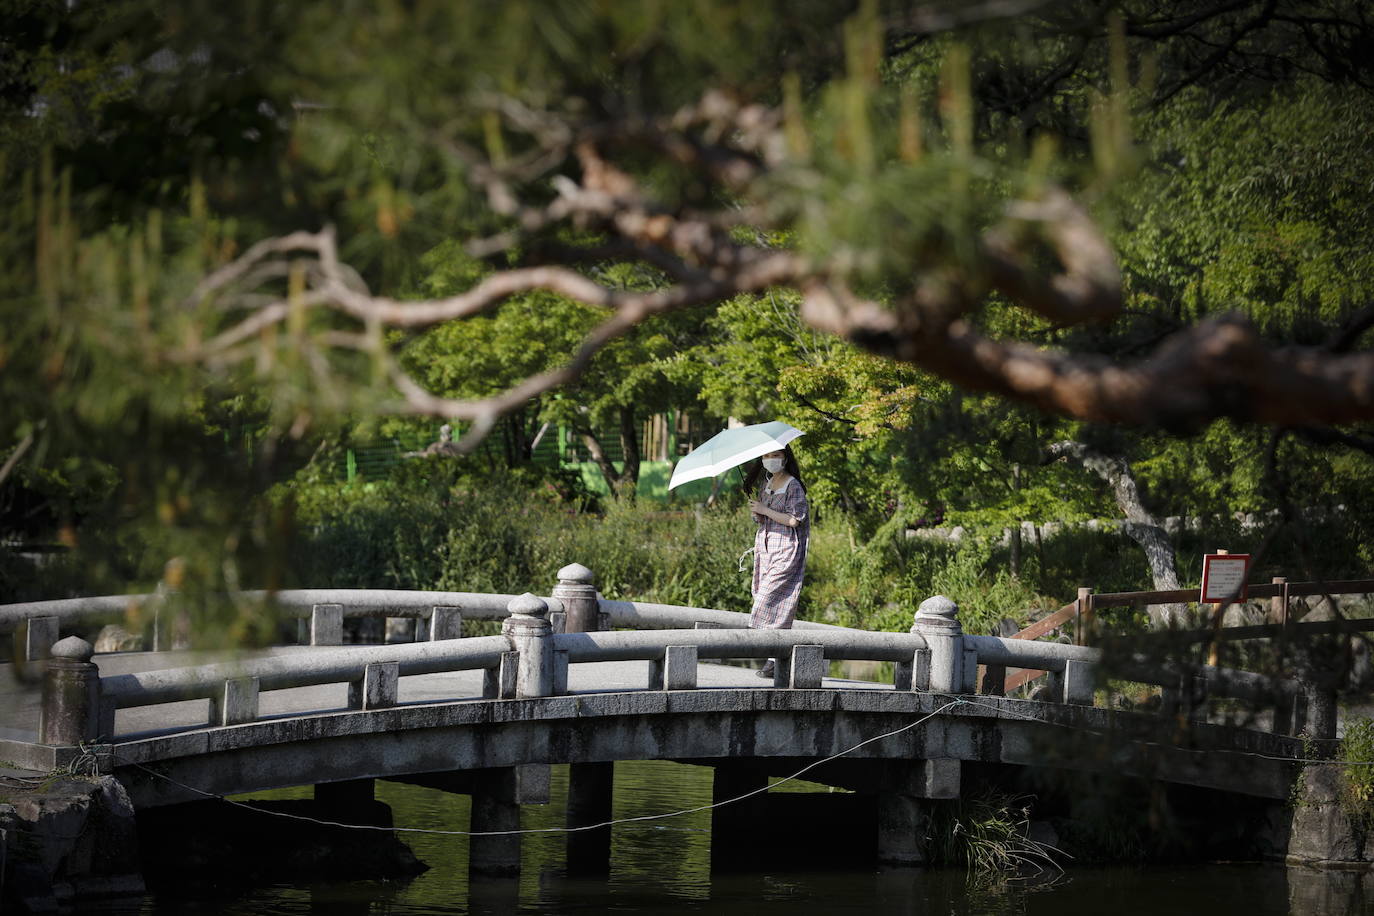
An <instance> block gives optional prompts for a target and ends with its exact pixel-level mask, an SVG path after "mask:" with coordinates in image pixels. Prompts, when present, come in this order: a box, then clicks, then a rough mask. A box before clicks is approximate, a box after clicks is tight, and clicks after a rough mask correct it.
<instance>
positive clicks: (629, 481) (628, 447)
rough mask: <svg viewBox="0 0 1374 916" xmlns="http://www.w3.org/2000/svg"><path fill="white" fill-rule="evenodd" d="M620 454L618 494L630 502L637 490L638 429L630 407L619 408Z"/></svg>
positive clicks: (633, 410)
mask: <svg viewBox="0 0 1374 916" xmlns="http://www.w3.org/2000/svg"><path fill="white" fill-rule="evenodd" d="M620 453H621V454H622V455H624V456H625V461H624V463H623V464H622V465H621V470H620V492H621V494H622V495H623V496H624V497H625V498H626V499H628V500H630V501H631V502H633V501H634V498H635V495H636V492H637V491H638V489H639V465H640V455H639V429H638V424H637V423H636V422H635V409H634V407H632V406H626V407H622V408H620Z"/></svg>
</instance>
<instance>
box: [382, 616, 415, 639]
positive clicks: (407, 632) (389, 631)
mask: <svg viewBox="0 0 1374 916" xmlns="http://www.w3.org/2000/svg"><path fill="white" fill-rule="evenodd" d="M415 623H416V621H415V618H413V617H388V618H387V619H386V641H387V642H388V643H398V642H414V641H415Z"/></svg>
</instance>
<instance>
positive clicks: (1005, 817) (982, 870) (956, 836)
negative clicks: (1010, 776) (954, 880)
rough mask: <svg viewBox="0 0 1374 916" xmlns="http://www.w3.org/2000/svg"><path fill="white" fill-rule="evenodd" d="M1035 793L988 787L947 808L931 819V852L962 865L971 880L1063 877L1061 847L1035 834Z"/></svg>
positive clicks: (935, 857) (939, 859) (938, 858)
mask: <svg viewBox="0 0 1374 916" xmlns="http://www.w3.org/2000/svg"><path fill="white" fill-rule="evenodd" d="M1030 812H1031V799H1029V798H1027V797H1025V796H1018V795H1011V794H1008V793H1005V792H1001V791H998V790H996V789H983V790H981V791H979V792H977V793H975V794H973V795H970V796H969V797H967V798H964V799H960V800H959V802H958V803H957V804H955V805H952V806H949V807H947V808H944V809H943V810H942V811H941V812H940V813H938V814H937V815H936V816H935V818H934V820H933V823H932V824H931V834H932V837H933V838H934V844H933V848H932V849H931V858H932V859H933V860H934V861H936V862H938V863H940V864H944V865H961V866H963V867H964V868H965V869H966V870H967V872H968V875H969V879H970V881H971V882H973V883H975V884H980V885H995V884H1004V883H1006V882H1009V881H1016V880H1035V879H1044V878H1051V879H1053V878H1057V877H1058V876H1059V875H1061V874H1062V873H1063V869H1062V868H1061V867H1060V866H1059V863H1058V862H1057V861H1055V856H1061V855H1067V854H1066V853H1064V852H1062V851H1061V850H1059V849H1057V848H1055V847H1053V846H1050V845H1049V844H1048V843H1042V842H1039V841H1037V840H1034V839H1032V838H1031V836H1030Z"/></svg>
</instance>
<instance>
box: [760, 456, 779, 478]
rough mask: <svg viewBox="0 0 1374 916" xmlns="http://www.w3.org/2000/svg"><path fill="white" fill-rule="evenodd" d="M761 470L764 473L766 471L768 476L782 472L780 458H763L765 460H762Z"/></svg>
mask: <svg viewBox="0 0 1374 916" xmlns="http://www.w3.org/2000/svg"><path fill="white" fill-rule="evenodd" d="M763 469H764V470H765V471H767V472H768V473H770V474H776V473H777V472H778V471H781V470H782V459H781V458H765V459H763Z"/></svg>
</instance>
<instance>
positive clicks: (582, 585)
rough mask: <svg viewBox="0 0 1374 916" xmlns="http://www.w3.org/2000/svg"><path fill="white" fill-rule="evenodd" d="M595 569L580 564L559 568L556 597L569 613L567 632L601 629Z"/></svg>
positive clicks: (565, 623) (566, 624) (592, 631)
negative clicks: (594, 583) (593, 572)
mask: <svg viewBox="0 0 1374 916" xmlns="http://www.w3.org/2000/svg"><path fill="white" fill-rule="evenodd" d="M595 578H596V577H595V576H594V575H593V574H592V571H591V570H590V569H588V568H587V567H585V566H583V565H582V564H581V563H569V564H568V565H567V566H564V567H563V568H562V569H560V570H559V571H558V584H557V585H556V586H554V589H553V597H555V598H557V599H558V600H559V601H561V602H562V603H563V612H564V613H565V614H567V618H566V620H565V622H564V630H563V632H565V633H594V632H596V631H597V630H600V629H601V602H600V601H599V600H598V599H597V597H596V586H594V585H593V584H592V583H593V582H594V581H595Z"/></svg>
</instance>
